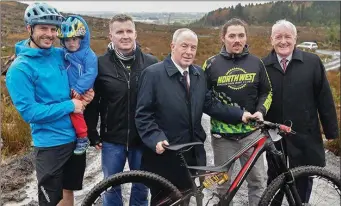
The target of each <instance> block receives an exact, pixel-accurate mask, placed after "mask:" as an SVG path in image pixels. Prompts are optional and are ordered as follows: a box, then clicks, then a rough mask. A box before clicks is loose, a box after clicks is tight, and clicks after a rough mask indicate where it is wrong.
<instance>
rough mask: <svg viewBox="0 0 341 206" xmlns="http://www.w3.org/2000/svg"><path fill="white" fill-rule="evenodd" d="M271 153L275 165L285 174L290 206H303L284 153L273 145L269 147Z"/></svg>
mask: <svg viewBox="0 0 341 206" xmlns="http://www.w3.org/2000/svg"><path fill="white" fill-rule="evenodd" d="M269 152H270V154H272V157H273V160H274V161H273V163H274V164H275V167H276V168H277V171H280V172H281V173H284V177H285V183H284V185H283V189H284V193H285V195H286V197H287V200H288V203H289V205H290V206H302V200H301V198H300V196H299V194H298V191H297V188H296V184H295V179H294V176H293V174H292V173H291V171H290V169H289V168H288V167H287V165H286V161H285V158H284V155H283V153H282V152H280V151H278V150H277V149H276V148H275V145H274V144H273V143H270V145H269Z"/></svg>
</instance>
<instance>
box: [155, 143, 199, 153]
mask: <svg viewBox="0 0 341 206" xmlns="http://www.w3.org/2000/svg"><path fill="white" fill-rule="evenodd" d="M203 144H204V143H202V142H190V143H185V144H173V145H168V146H167V145H162V146H163V147H164V148H165V149H167V150H172V151H177V150H180V149H182V148H185V147H190V146H194V145H203Z"/></svg>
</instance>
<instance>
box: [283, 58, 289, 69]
mask: <svg viewBox="0 0 341 206" xmlns="http://www.w3.org/2000/svg"><path fill="white" fill-rule="evenodd" d="M287 62H288V60H287V59H286V58H283V59H282V60H281V64H282V66H283V71H284V72H285V70H286V69H287Z"/></svg>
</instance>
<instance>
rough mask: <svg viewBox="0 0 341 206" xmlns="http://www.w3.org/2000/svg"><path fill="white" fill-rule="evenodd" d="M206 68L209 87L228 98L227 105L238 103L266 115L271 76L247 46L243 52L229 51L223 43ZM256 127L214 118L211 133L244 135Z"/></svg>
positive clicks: (249, 109)
mask: <svg viewBox="0 0 341 206" xmlns="http://www.w3.org/2000/svg"><path fill="white" fill-rule="evenodd" d="M203 69H204V70H205V74H206V76H207V85H208V88H209V89H213V90H214V91H215V92H216V93H217V94H218V95H221V96H225V97H226V96H227V97H228V99H229V100H225V101H223V102H224V103H225V104H233V105H235V106H239V107H241V108H242V109H245V110H246V111H248V112H250V113H251V114H253V113H254V112H256V111H260V112H261V113H262V114H263V116H265V114H266V113H267V111H268V110H269V108H270V105H271V101H272V88H271V83H270V79H269V77H268V74H267V72H266V69H265V66H264V64H263V62H262V60H261V59H259V58H258V57H256V56H254V55H252V54H250V53H249V51H248V47H247V46H245V48H244V49H243V52H242V53H241V54H229V53H227V52H226V49H225V46H223V47H222V49H221V52H220V53H219V54H217V55H215V56H213V57H211V58H209V59H207V60H206V61H205V63H204V65H203ZM253 130H254V128H253V127H252V126H250V125H246V124H243V123H241V124H237V125H231V124H225V123H223V122H220V121H218V120H215V119H213V118H212V119H211V132H212V134H220V135H224V136H227V137H230V136H242V135H245V134H247V133H249V132H251V131H253Z"/></svg>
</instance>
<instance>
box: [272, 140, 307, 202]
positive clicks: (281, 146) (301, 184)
mask: <svg viewBox="0 0 341 206" xmlns="http://www.w3.org/2000/svg"><path fill="white" fill-rule="evenodd" d="M275 146H276V148H277V150H280V151H281V152H282V153H283V154H284V157H285V160H287V158H288V153H287V148H286V144H285V141H283V140H281V141H278V142H276V143H275ZM266 159H267V162H268V172H267V173H268V182H267V184H268V185H269V184H270V183H271V182H272V180H274V179H275V178H276V177H277V176H278V175H280V174H278V171H277V170H276V167H275V165H274V163H273V162H272V158H270V155H269V154H268V153H267V154H266ZM289 162H290V159H289ZM297 166H301V165H294V164H290V163H289V168H294V167H297ZM295 184H296V188H297V192H298V194H299V196H300V198H301V201H302V203H308V202H309V199H310V194H311V190H312V187H313V179H312V178H311V177H301V178H297V179H295ZM283 197H284V191H280V192H278V193H277V195H276V196H275V198H274V200H273V201H272V203H271V205H272V206H277V205H279V206H280V205H282V201H283Z"/></svg>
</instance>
